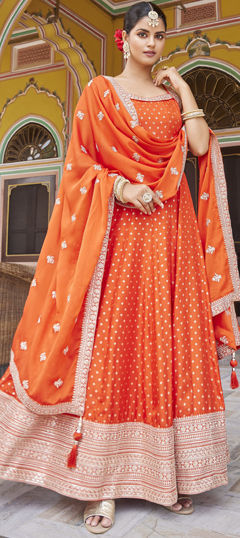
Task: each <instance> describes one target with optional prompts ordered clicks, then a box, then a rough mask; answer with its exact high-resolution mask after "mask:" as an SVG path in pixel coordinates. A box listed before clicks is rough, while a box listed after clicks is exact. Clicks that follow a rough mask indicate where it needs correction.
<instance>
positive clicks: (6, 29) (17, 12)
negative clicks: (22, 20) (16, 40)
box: [0, 0, 26, 49]
mask: <svg viewBox="0 0 240 538" xmlns="http://www.w3.org/2000/svg"><path fill="white" fill-rule="evenodd" d="M24 4H26V0H22V2H21V3H20V5H19V6H18V8H17V9H16V10H15V11H14V12H13V14H12V17H11V18H10V19H9V21H8V23H7V25H6V27H5V30H4V32H3V33H2V35H1V38H0V49H1V48H2V46H3V43H4V41H5V38H6V36H7V33H8V31H9V29H10V27H11V26H12V25H13V24H14V22H15V19H16V18H17V16H18V14H19V11H21V9H22V8H23V7H24Z"/></svg>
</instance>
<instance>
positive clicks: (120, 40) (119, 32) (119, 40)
mask: <svg viewBox="0 0 240 538" xmlns="http://www.w3.org/2000/svg"><path fill="white" fill-rule="evenodd" d="M114 39H115V43H116V45H117V48H118V49H119V50H121V52H122V51H123V38H122V30H121V29H120V28H119V29H118V30H116V32H115V34H114Z"/></svg>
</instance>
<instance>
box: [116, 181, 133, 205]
mask: <svg viewBox="0 0 240 538" xmlns="http://www.w3.org/2000/svg"><path fill="white" fill-rule="evenodd" d="M126 183H130V181H129V180H128V179H123V181H122V182H121V183H120V189H119V191H120V192H119V200H120V202H122V203H123V204H124V202H125V200H124V199H123V187H124V186H125V185H126Z"/></svg>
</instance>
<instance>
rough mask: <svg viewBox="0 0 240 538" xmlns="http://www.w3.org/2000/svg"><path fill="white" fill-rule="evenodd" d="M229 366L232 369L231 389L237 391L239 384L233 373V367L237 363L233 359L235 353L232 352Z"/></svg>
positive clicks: (234, 372)
mask: <svg viewBox="0 0 240 538" xmlns="http://www.w3.org/2000/svg"><path fill="white" fill-rule="evenodd" d="M230 365H231V367H232V375H231V387H232V389H237V388H238V387H239V383H238V378H237V374H236V371H235V367H236V366H237V361H236V359H235V351H233V352H232V359H231V360H230Z"/></svg>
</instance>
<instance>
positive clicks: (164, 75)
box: [153, 67, 188, 96]
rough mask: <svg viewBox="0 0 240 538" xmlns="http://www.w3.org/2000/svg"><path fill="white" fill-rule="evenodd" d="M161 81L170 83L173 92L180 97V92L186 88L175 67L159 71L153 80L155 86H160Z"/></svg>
mask: <svg viewBox="0 0 240 538" xmlns="http://www.w3.org/2000/svg"><path fill="white" fill-rule="evenodd" d="M163 80H167V81H168V82H170V84H171V86H172V88H173V90H175V92H176V93H177V94H178V95H179V96H180V95H181V92H182V91H183V90H184V88H186V86H188V84H187V83H186V82H185V80H184V79H183V78H182V77H181V75H180V74H179V73H178V71H177V69H176V67H168V68H167V69H159V70H158V72H157V74H156V76H155V77H154V79H153V83H154V84H155V86H160V85H161V84H162V83H163Z"/></svg>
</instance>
